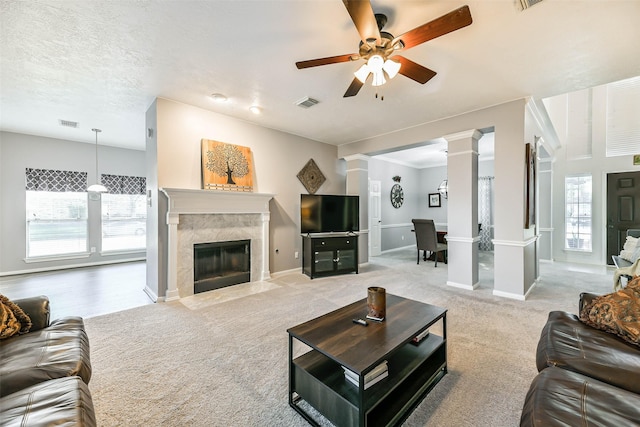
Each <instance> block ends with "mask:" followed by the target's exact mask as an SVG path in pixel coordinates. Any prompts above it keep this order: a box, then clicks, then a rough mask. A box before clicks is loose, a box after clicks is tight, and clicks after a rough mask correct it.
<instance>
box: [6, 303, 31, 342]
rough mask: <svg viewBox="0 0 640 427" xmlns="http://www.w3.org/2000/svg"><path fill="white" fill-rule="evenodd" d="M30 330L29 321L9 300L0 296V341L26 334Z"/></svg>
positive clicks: (25, 314)
mask: <svg viewBox="0 0 640 427" xmlns="http://www.w3.org/2000/svg"><path fill="white" fill-rule="evenodd" d="M29 329H31V319H30V318H29V316H27V313H25V312H24V311H22V309H21V308H20V307H18V306H17V305H16V304H15V303H14V302H12V301H10V300H9V298H7V297H5V296H4V295H2V294H0V340H3V339H5V338H9V337H11V336H13V335H15V334H26V333H27V332H29Z"/></svg>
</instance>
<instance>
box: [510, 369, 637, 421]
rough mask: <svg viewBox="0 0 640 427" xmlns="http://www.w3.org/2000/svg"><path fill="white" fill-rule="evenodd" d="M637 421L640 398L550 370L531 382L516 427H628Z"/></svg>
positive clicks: (573, 374)
mask: <svg viewBox="0 0 640 427" xmlns="http://www.w3.org/2000/svg"><path fill="white" fill-rule="evenodd" d="M638 420H640V395H637V394H634V393H631V392H629V391H627V390H623V389H621V388H618V387H614V386H612V385H609V384H606V383H603V382H601V381H598V380H595V379H593V378H590V377H587V376H585V375H581V374H578V373H575V372H571V371H567V370H564V369H560V368H555V367H550V368H547V369H545V370H543V371H542V372H540V373H539V374H538V375H537V376H536V377H535V378H534V379H533V382H532V383H531V387H530V388H529V391H528V392H527V397H526V398H525V402H524V406H523V408H522V414H521V417H520V426H521V427H528V426H545V427H551V426H630V425H637V424H636V423H637V422H638Z"/></svg>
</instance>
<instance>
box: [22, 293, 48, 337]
mask: <svg viewBox="0 0 640 427" xmlns="http://www.w3.org/2000/svg"><path fill="white" fill-rule="evenodd" d="M13 302H14V303H16V304H17V305H18V307H20V308H21V309H22V310H23V311H24V312H25V313H27V315H28V316H29V317H30V318H31V324H32V325H31V329H30V330H31V331H38V330H40V329H44V328H46V327H47V326H49V321H50V320H51V319H50V311H49V298H47V297H46V296H44V295H40V296H37V297H31V298H22V299H16V300H13Z"/></svg>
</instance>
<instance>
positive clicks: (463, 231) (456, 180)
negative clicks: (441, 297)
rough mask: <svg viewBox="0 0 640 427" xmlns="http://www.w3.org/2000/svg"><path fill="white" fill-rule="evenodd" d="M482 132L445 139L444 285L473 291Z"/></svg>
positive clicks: (475, 265) (448, 136) (476, 253)
mask: <svg viewBox="0 0 640 427" xmlns="http://www.w3.org/2000/svg"><path fill="white" fill-rule="evenodd" d="M480 137H482V133H481V132H479V131H478V130H475V129H473V130H469V131H466V132H460V133H456V134H452V135H447V136H445V137H444V138H445V139H446V140H447V142H448V146H449V147H448V153H447V179H448V185H449V191H448V197H449V198H448V204H447V205H448V207H447V246H448V263H449V269H448V270H449V277H448V280H447V285H449V286H455V287H459V288H463V289H469V290H473V289H475V288H477V287H478V246H479V242H480V238H479V237H478V140H479V139H480Z"/></svg>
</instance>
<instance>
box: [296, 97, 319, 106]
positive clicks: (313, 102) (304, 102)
mask: <svg viewBox="0 0 640 427" xmlns="http://www.w3.org/2000/svg"><path fill="white" fill-rule="evenodd" d="M318 102H320V101H318V100H317V99H313V98H309V97H308V96H305V97H304V98H302V99H301V100H300V101H298V102H296V105H297V106H298V107H302V108H309V107H313V106H314V105H316V104H317V103H318Z"/></svg>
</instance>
